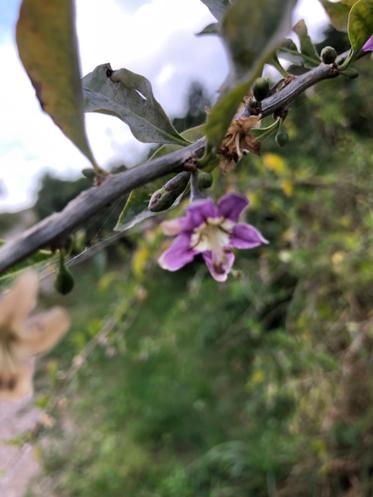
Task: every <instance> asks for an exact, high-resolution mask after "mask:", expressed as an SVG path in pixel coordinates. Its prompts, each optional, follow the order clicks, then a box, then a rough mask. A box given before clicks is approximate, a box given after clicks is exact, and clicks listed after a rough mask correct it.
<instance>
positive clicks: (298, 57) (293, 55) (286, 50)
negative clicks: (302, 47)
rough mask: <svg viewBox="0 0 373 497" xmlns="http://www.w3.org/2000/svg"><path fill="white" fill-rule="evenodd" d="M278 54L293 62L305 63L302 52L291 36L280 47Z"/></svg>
mask: <svg viewBox="0 0 373 497" xmlns="http://www.w3.org/2000/svg"><path fill="white" fill-rule="evenodd" d="M278 54H279V56H280V57H282V58H283V59H285V60H287V61H288V62H291V63H292V64H303V57H302V54H301V53H300V52H299V50H298V47H297V46H296V44H295V43H294V42H293V40H292V39H291V38H286V40H284V41H283V42H282V44H281V46H280V47H279V49H278Z"/></svg>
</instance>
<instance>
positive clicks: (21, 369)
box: [0, 359, 34, 400]
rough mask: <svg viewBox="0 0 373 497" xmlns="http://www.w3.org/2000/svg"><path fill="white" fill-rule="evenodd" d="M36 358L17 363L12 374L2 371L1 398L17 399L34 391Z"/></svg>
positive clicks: (0, 380)
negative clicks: (33, 380) (33, 381)
mask: <svg viewBox="0 0 373 497" xmlns="http://www.w3.org/2000/svg"><path fill="white" fill-rule="evenodd" d="M33 374H34V360H33V359H29V360H27V361H23V362H22V363H20V364H17V367H16V370H15V371H14V373H12V374H11V375H9V374H6V373H4V372H3V373H1V371H0V400H17V399H21V398H22V397H25V396H26V395H31V394H32V392H33V385H32V377H33Z"/></svg>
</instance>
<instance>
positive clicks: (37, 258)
mask: <svg viewBox="0 0 373 497" xmlns="http://www.w3.org/2000/svg"><path fill="white" fill-rule="evenodd" d="M5 243H6V242H5V241H4V240H0V247H1V246H2V245H4V244H5ZM52 257H54V253H53V252H51V251H50V250H38V251H37V252H35V253H34V254H32V255H30V257H27V258H26V259H24V260H23V261H21V262H18V263H17V264H15V265H14V266H12V267H11V268H10V269H8V270H7V271H5V272H3V273H2V274H1V276H0V283H3V282H4V281H6V280H7V279H9V278H13V277H15V276H17V275H18V273H20V272H21V271H23V270H24V269H27V268H29V267H32V266H38V265H39V264H41V263H43V262H46V261H47V260H48V259H51V258H52Z"/></svg>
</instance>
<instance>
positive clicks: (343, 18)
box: [320, 0, 358, 31]
mask: <svg viewBox="0 0 373 497" xmlns="http://www.w3.org/2000/svg"><path fill="white" fill-rule="evenodd" d="M357 1H358V0H342V1H341V2H331V1H330V0H320V3H321V4H322V6H323V7H324V9H325V11H326V13H327V14H328V16H329V19H330V23H331V24H332V25H333V26H334V27H335V29H337V30H338V31H347V20H348V14H349V13H350V9H351V7H352V6H353V5H354V4H355V3H356V2H357Z"/></svg>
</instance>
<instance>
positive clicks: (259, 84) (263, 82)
mask: <svg viewBox="0 0 373 497" xmlns="http://www.w3.org/2000/svg"><path fill="white" fill-rule="evenodd" d="M268 92H269V81H268V79H266V78H257V79H256V80H255V83H254V86H253V95H254V97H255V99H256V100H257V101H258V102H260V101H261V100H264V99H265V98H266V96H267V95H268Z"/></svg>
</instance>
